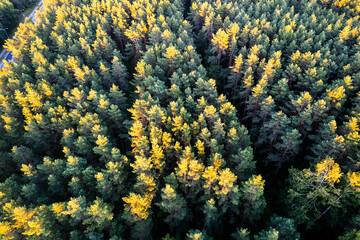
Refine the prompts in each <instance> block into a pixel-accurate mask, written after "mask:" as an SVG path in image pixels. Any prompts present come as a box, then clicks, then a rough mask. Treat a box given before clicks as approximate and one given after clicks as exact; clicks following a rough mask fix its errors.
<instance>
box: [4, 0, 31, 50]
mask: <svg viewBox="0 0 360 240" xmlns="http://www.w3.org/2000/svg"><path fill="white" fill-rule="evenodd" d="M35 3H36V0H0V29H1V30H2V31H0V46H2V45H3V44H4V42H5V40H6V39H7V38H8V36H9V34H10V33H11V32H12V29H13V28H14V27H16V26H17V24H18V21H19V20H20V17H21V16H22V14H23V12H24V10H25V9H26V8H28V7H30V6H32V5H34V4H35Z"/></svg>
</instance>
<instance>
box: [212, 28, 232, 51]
mask: <svg viewBox="0 0 360 240" xmlns="http://www.w3.org/2000/svg"><path fill="white" fill-rule="evenodd" d="M211 42H212V43H213V44H214V45H215V46H217V48H218V49H220V50H222V51H224V50H226V49H227V48H228V47H229V35H228V34H227V33H226V32H225V31H224V30H222V29H219V30H218V31H217V32H216V34H213V38H212V40H211Z"/></svg>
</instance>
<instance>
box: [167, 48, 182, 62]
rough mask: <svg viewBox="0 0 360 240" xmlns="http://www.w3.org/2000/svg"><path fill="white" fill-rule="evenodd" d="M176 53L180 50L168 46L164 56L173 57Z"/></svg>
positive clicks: (178, 53)
mask: <svg viewBox="0 0 360 240" xmlns="http://www.w3.org/2000/svg"><path fill="white" fill-rule="evenodd" d="M178 55H180V51H179V50H177V49H176V48H175V47H174V46H170V47H168V48H167V49H166V54H165V57H166V58H168V59H173V58H175V57H176V56H178Z"/></svg>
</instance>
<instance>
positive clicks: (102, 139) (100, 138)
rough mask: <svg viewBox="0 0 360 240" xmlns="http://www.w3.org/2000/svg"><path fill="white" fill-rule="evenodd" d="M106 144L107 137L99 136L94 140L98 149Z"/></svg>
mask: <svg viewBox="0 0 360 240" xmlns="http://www.w3.org/2000/svg"><path fill="white" fill-rule="evenodd" d="M107 144H108V139H107V137H105V136H103V135H99V136H98V137H97V140H96V145H98V146H99V147H102V148H103V147H105V146H106V145H107Z"/></svg>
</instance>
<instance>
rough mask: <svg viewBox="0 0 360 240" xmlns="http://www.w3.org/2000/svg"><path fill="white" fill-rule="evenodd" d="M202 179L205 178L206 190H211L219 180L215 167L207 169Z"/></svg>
mask: <svg viewBox="0 0 360 240" xmlns="http://www.w3.org/2000/svg"><path fill="white" fill-rule="evenodd" d="M202 177H203V178H205V185H204V188H211V187H212V186H213V184H214V183H215V181H216V180H217V178H218V176H217V170H216V169H215V168H214V167H213V166H209V167H207V168H206V169H205V171H204V173H203V175H202Z"/></svg>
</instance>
